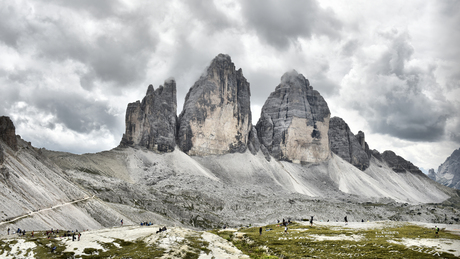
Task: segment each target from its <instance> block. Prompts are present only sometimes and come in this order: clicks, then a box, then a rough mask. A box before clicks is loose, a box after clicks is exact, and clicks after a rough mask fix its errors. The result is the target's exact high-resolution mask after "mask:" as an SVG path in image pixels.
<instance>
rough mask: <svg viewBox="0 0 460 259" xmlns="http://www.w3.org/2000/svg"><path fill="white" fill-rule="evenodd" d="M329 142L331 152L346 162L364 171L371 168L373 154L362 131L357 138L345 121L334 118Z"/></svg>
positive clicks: (331, 121)
mask: <svg viewBox="0 0 460 259" xmlns="http://www.w3.org/2000/svg"><path fill="white" fill-rule="evenodd" d="M329 140H330V143H331V151H332V152H334V153H335V154H337V155H338V156H340V157H341V158H343V159H344V160H345V161H348V162H349V163H351V164H352V165H354V166H356V167H357V168H358V169H360V170H362V171H364V170H365V169H366V168H368V167H369V159H370V156H371V154H370V152H369V147H368V146H367V144H366V142H365V140H364V133H363V132H362V131H360V132H359V133H358V134H357V135H356V136H355V135H354V134H353V132H351V130H350V128H349V127H348V124H347V123H346V122H345V121H344V120H343V119H341V118H339V117H333V118H331V120H330V122H329ZM366 147H367V148H366ZM366 150H367V152H366Z"/></svg>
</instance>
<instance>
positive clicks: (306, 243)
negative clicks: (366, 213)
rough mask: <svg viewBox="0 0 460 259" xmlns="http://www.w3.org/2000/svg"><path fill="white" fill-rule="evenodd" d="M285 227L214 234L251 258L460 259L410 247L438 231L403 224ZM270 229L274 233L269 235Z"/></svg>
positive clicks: (428, 249) (453, 236) (457, 237)
mask: <svg viewBox="0 0 460 259" xmlns="http://www.w3.org/2000/svg"><path fill="white" fill-rule="evenodd" d="M288 228H289V230H288V234H285V233H284V227H278V226H276V225H268V226H265V227H263V231H262V235H259V227H253V228H246V229H241V230H240V231H239V232H242V233H244V237H243V238H241V234H239V235H238V236H237V235H235V234H234V233H233V232H230V231H220V232H219V231H217V230H214V231H211V232H212V233H215V234H217V235H219V236H221V237H222V238H224V239H227V240H231V242H232V243H233V244H234V245H235V246H236V247H237V248H238V249H240V250H241V251H243V253H245V254H247V255H249V256H250V257H251V258H433V257H442V258H457V257H455V256H454V255H453V254H450V253H443V252H439V251H437V250H435V249H434V248H429V247H406V246H404V245H402V244H397V243H393V242H390V241H392V240H393V241H396V242H401V241H402V240H403V238H404V239H434V238H435V234H434V230H432V229H428V228H423V227H419V226H416V225H411V224H408V223H404V224H403V223H401V224H398V225H394V224H388V226H385V225H384V226H383V227H381V228H376V229H368V230H365V229H351V228H346V227H336V226H325V225H315V226H313V227H310V226H306V225H301V224H297V223H293V224H290V225H289V226H288ZM266 229H273V230H270V231H266ZM440 238H447V239H454V240H460V236H457V235H454V234H451V233H449V232H444V231H441V232H440Z"/></svg>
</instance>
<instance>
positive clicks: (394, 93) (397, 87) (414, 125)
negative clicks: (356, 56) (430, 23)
mask: <svg viewBox="0 0 460 259" xmlns="http://www.w3.org/2000/svg"><path fill="white" fill-rule="evenodd" d="M383 36H384V37H386V38H388V39H389V40H390V41H391V43H390V44H389V46H388V48H387V50H386V51H384V52H383V53H382V55H381V56H380V58H378V59H377V61H376V62H374V63H373V64H371V65H369V67H368V68H367V69H366V70H365V71H364V72H365V73H366V74H367V75H366V76H365V77H366V80H365V83H366V84H367V85H364V86H361V87H362V90H361V89H358V90H360V91H364V92H366V93H367V94H368V96H367V98H369V99H366V100H362V99H360V100H358V101H355V102H354V104H355V108H356V109H358V110H359V111H360V113H361V114H363V116H364V117H365V118H366V119H367V120H368V121H369V122H370V123H369V124H370V126H371V128H372V129H373V130H374V131H375V132H378V133H382V134H389V135H391V136H394V137H397V138H401V139H406V140H411V141H429V142H431V141H437V140H440V139H442V138H443V137H444V135H445V127H446V121H447V119H448V118H449V116H452V114H453V112H454V110H453V106H452V104H451V103H449V102H448V101H447V100H435V99H432V98H429V97H428V96H427V95H426V94H425V93H424V89H426V88H429V89H430V90H432V89H433V88H436V87H437V88H439V89H440V86H439V85H438V84H437V83H436V78H435V76H434V74H433V68H432V67H429V68H428V69H423V68H420V67H417V66H408V62H409V61H410V60H411V59H412V55H413V53H414V50H413V48H412V46H411V45H410V37H409V35H408V34H407V33H400V32H398V31H391V32H389V33H388V34H385V35H383ZM440 90H441V89H440Z"/></svg>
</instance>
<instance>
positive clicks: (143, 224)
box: [141, 222, 153, 226]
mask: <svg viewBox="0 0 460 259" xmlns="http://www.w3.org/2000/svg"><path fill="white" fill-rule="evenodd" d="M152 225H153V223H152V222H141V226H152Z"/></svg>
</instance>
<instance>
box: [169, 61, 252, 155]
mask: <svg viewBox="0 0 460 259" xmlns="http://www.w3.org/2000/svg"><path fill="white" fill-rule="evenodd" d="M250 95H251V93H250V89H249V83H248V81H247V80H246V78H244V76H243V72H242V70H241V69H238V70H235V65H234V64H233V62H232V60H231V58H230V56H228V55H224V54H219V55H218V56H217V57H216V58H214V59H213V60H212V62H211V65H210V66H209V67H208V68H207V70H206V72H205V74H204V75H202V76H201V77H200V79H199V80H198V81H197V82H196V83H195V84H194V85H193V86H192V87H191V88H190V90H189V92H188V93H187V96H186V97H185V103H184V108H183V110H182V112H181V114H180V115H179V127H178V134H177V144H178V146H179V148H180V149H181V150H182V151H183V152H185V153H187V154H188V155H196V156H206V155H219V154H226V153H234V152H244V151H246V149H247V144H248V138H249V133H250V130H251V128H252V124H251V109H250V106H251V104H250Z"/></svg>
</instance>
